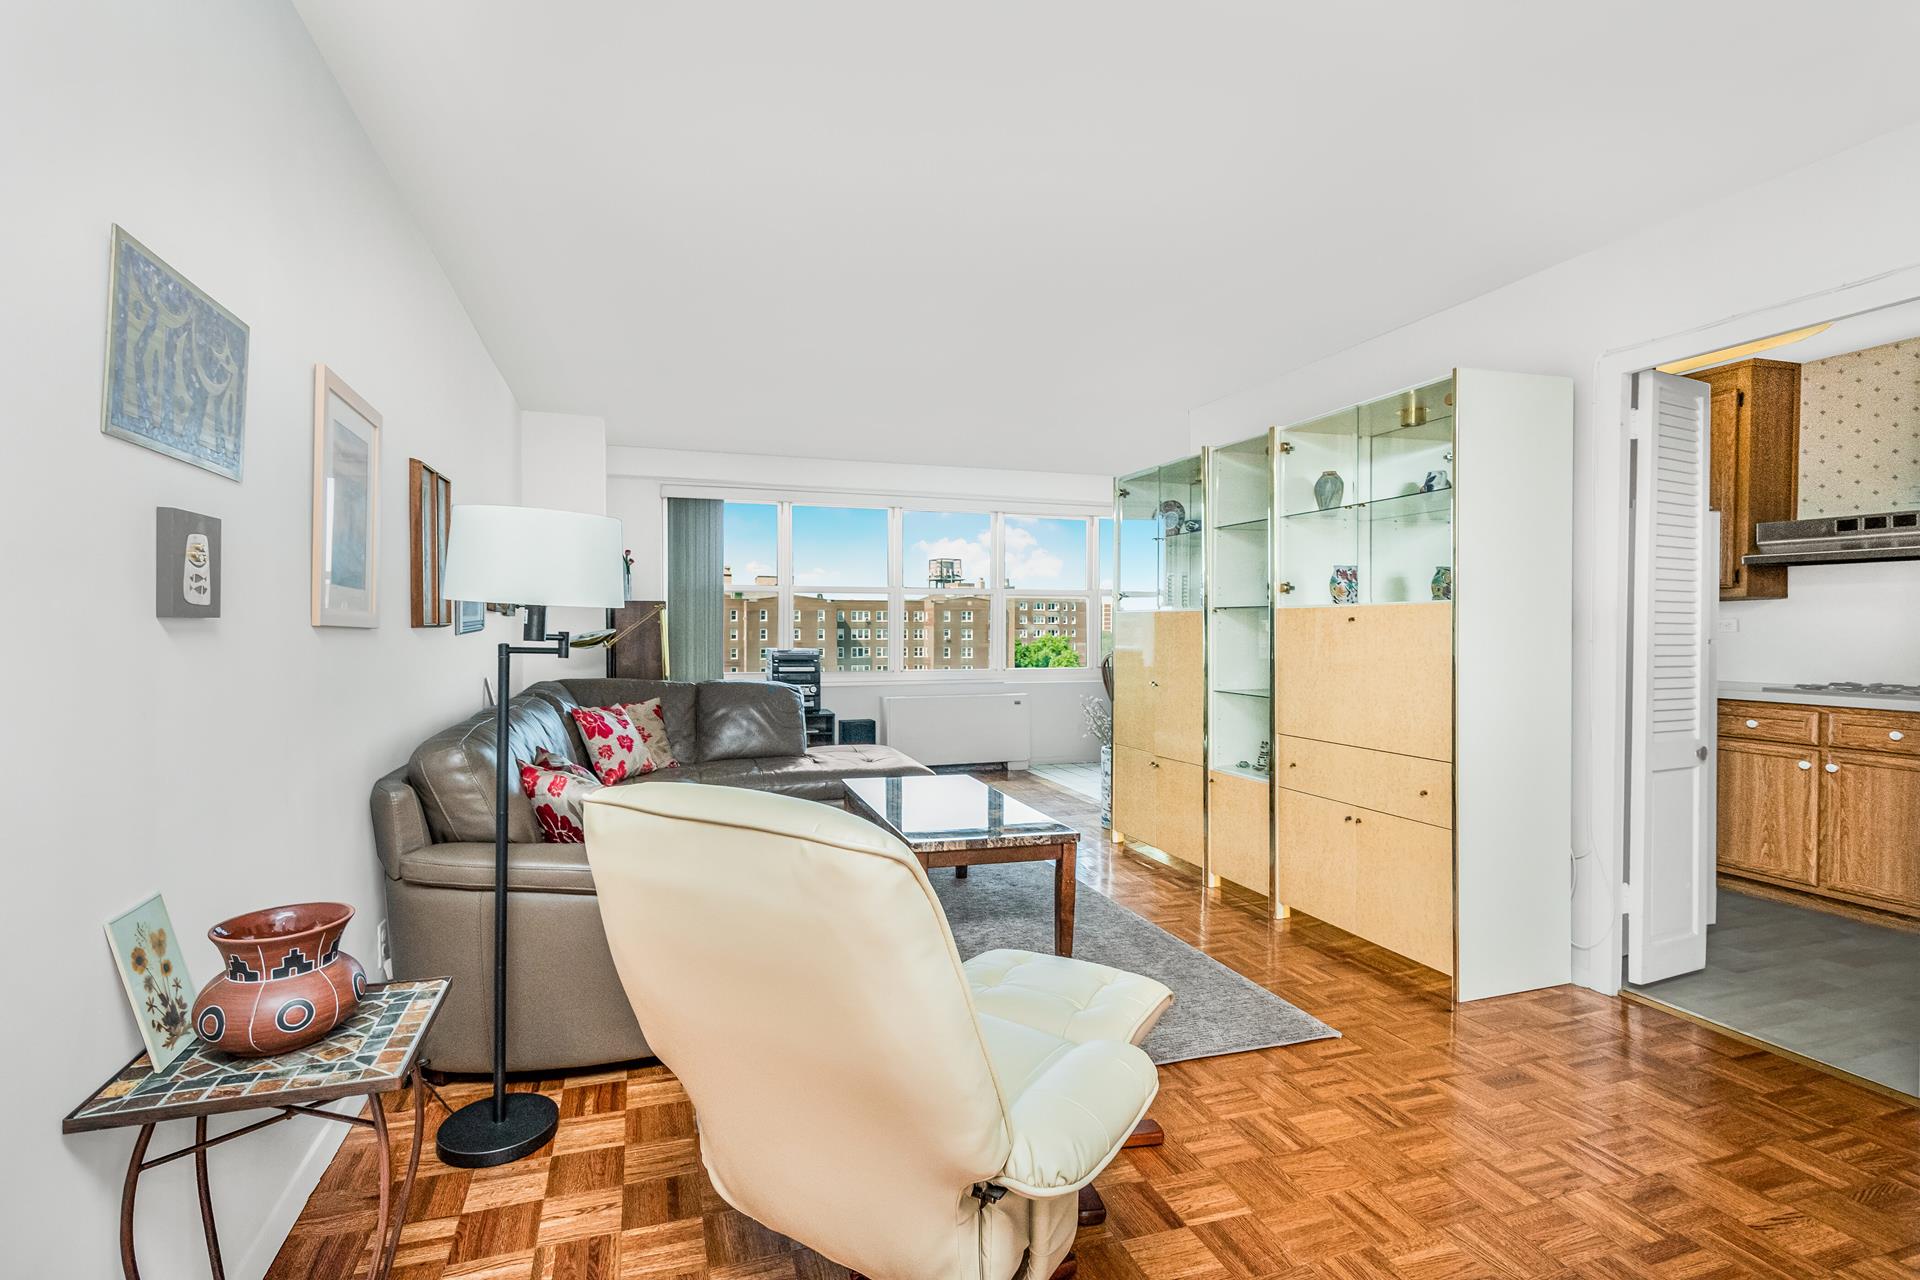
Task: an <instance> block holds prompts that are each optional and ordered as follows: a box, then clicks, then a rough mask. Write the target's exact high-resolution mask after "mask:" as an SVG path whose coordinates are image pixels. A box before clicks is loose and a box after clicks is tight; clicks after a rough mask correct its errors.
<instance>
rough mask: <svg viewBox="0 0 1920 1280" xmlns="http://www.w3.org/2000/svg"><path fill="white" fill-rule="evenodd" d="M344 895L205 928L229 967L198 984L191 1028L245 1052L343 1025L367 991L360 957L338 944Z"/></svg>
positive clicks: (294, 1045) (291, 1043) (260, 1053)
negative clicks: (206, 982)
mask: <svg viewBox="0 0 1920 1280" xmlns="http://www.w3.org/2000/svg"><path fill="white" fill-rule="evenodd" d="M351 919H353V908H352V907H349V906H347V905H346V904H345V903H343V902H302V903H298V904H295V905H293V906H287V907H268V908H267V909H266V910H264V911H250V912H248V913H247V914H246V915H243V916H235V917H234V918H233V919H231V920H222V921H221V922H220V923H219V924H217V925H215V926H213V928H211V929H209V930H207V937H208V938H210V939H212V940H213V945H214V946H215V947H217V948H219V950H220V958H221V959H222V960H224V961H226V965H227V971H226V972H225V973H223V974H221V975H220V976H219V977H217V978H215V979H214V980H213V981H212V982H209V983H208V984H207V985H206V986H205V987H203V988H201V990H200V998H199V999H198V1000H196V1001H194V1005H193V1029H194V1030H195V1031H197V1032H199V1033H200V1038H201V1039H202V1040H204V1041H206V1042H207V1043H208V1044H210V1045H212V1046H213V1047H214V1048H216V1049H222V1050H225V1051H226V1052H227V1053H231V1054H234V1055H236V1056H238V1057H242V1058H259V1057H265V1056H267V1055H269V1054H275V1053H285V1052H287V1051H288V1050H290V1049H298V1048H300V1047H301V1046H303V1045H309V1044H312V1043H313V1042H314V1041H315V1040H318V1039H320V1038H321V1037H322V1036H324V1035H326V1034H327V1033H328V1032H329V1031H331V1030H333V1029H334V1028H335V1027H337V1026H339V1025H340V1024H341V1022H343V1021H344V1020H345V1019H346V1017H347V1015H348V1014H350V1013H352V1012H353V1007H354V1006H355V1005H356V1004H358V1003H359V1002H360V997H361V996H363V995H365V994H366V990H367V975H366V974H365V973H364V972H363V971H362V970H361V968H360V962H359V961H357V960H355V959H354V958H353V957H352V956H350V955H348V954H347V953H346V952H344V951H342V950H340V936H341V935H342V934H343V933H345V932H346V931H347V921H349V920H351Z"/></svg>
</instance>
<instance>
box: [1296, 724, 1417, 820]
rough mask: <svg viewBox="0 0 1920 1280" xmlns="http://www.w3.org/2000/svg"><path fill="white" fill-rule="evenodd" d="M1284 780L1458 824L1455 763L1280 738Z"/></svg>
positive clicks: (1392, 810) (1330, 796)
mask: <svg viewBox="0 0 1920 1280" xmlns="http://www.w3.org/2000/svg"><path fill="white" fill-rule="evenodd" d="M1279 769H1280V785H1281V786H1283V787H1291V788H1292V789H1293V790H1295V791H1305V792H1307V793H1308V794H1310V795H1316V796H1324V797H1326V798H1327V799H1329V800H1342V801H1345V802H1346V803H1348V804H1357V805H1363V806H1365V807H1366V808H1369V809H1377V810H1379V811H1380V812H1382V813H1391V814H1395V815H1398V816H1399V817H1402V818H1411V819H1413V820H1414V821H1416V822H1426V823H1430V824H1432V825H1433V826H1436V827H1451V826H1452V825H1453V766H1451V765H1449V764H1448V763H1446V762H1445V761H1444V760H1428V759H1425V758H1423V757H1420V756H1403V755H1395V754H1393V753H1392V752H1389V751H1369V750H1367V749H1366V748H1364V747H1349V746H1346V745H1344V744H1342V743H1338V742H1320V741H1318V740H1316V739H1313V738H1289V737H1286V736H1284V735H1283V736H1282V737H1281V739H1280V760H1279Z"/></svg>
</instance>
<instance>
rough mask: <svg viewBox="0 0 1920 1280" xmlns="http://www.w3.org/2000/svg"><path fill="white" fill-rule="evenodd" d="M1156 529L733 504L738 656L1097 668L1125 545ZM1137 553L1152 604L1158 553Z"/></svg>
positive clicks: (741, 659) (1145, 597)
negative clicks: (797, 651) (797, 650)
mask: <svg viewBox="0 0 1920 1280" xmlns="http://www.w3.org/2000/svg"><path fill="white" fill-rule="evenodd" d="M1136 524H1137V525H1139V529H1138V530H1135V529H1133V528H1130V527H1129V526H1131V525H1136ZM1152 532H1153V522H1152V521H1131V520H1130V521H1126V522H1122V523H1121V524H1120V525H1118V526H1116V524H1115V522H1114V521H1113V520H1112V519H1109V518H1106V517H1101V516H1099V515H1098V514H1097V513H1096V512H1091V511H1090V512H1088V513H1086V514H1083V515H1045V514H1034V513H1031V512H1020V513H995V512H991V511H978V510H976V511H950V510H949V511H943V510H921V509H919V508H915V507H909V506H906V505H904V504H894V503H889V502H888V501H887V500H886V499H885V498H874V499H867V500H862V499H856V500H855V501H854V503H853V504H848V505H840V504H826V503H810V502H795V501H791V500H781V499H779V498H777V497H773V496H769V497H768V499H766V500H762V501H747V502H728V503H726V504H725V508H724V519H723V523H722V533H723V537H724V539H725V547H724V557H725V566H726V567H725V575H726V576H725V597H726V601H725V605H724V607H725V608H726V610H727V626H726V628H725V630H726V636H725V649H724V652H725V654H726V660H725V667H726V670H727V671H728V672H729V673H734V674H743V675H744V674H756V675H757V674H760V673H761V672H762V671H763V670H764V668H765V663H766V651H767V650H768V649H770V648H773V647H777V646H781V645H800V646H805V647H808V648H817V649H819V650H820V652H821V664H822V666H823V668H824V669H825V670H827V671H828V672H835V671H844V672H884V671H888V670H889V669H892V668H901V669H906V670H912V671H929V672H931V671H942V670H953V671H975V670H986V669H993V670H1005V669H1010V668H1014V667H1023V668H1032V667H1080V668H1086V667H1089V666H1092V665H1094V664H1096V663H1098V662H1099V661H1100V657H1101V655H1102V654H1103V653H1105V652H1107V651H1108V650H1109V648H1110V645H1111V639H1110V631H1111V626H1112V608H1113V605H1112V601H1111V593H1112V592H1114V591H1115V590H1116V587H1115V586H1114V585H1110V584H1113V583H1114V577H1115V570H1116V566H1117V565H1118V563H1119V556H1118V554H1117V552H1118V548H1117V546H1116V543H1117V541H1127V540H1128V539H1129V538H1130V537H1131V536H1139V535H1144V536H1145V537H1146V538H1147V539H1149V540H1150V539H1151V536H1152ZM1125 550H1126V552H1127V564H1126V570H1127V571H1126V575H1125V576H1126V577H1127V579H1128V580H1129V582H1128V583H1126V584H1120V585H1125V586H1126V587H1127V592H1128V593H1129V594H1130V593H1131V592H1132V591H1134V590H1135V588H1134V586H1133V584H1132V581H1131V580H1133V579H1134V578H1136V577H1139V578H1141V579H1143V582H1142V587H1143V588H1144V589H1143V590H1142V594H1141V599H1142V602H1143V603H1146V604H1147V605H1148V606H1149V607H1150V605H1151V601H1152V588H1153V585H1154V577H1155V575H1156V573H1157V567H1156V565H1155V563H1154V559H1153V557H1152V554H1151V550H1148V551H1147V553H1146V554H1145V555H1136V554H1135V548H1134V545H1133V543H1132V541H1127V545H1126V547H1125ZM1121 599H1122V600H1123V601H1124V602H1125V604H1127V605H1131V604H1132V603H1133V602H1132V601H1131V600H1126V599H1125V596H1122V597H1121ZM896 611H897V612H896ZM956 614H957V615H959V616H958V617H955V615H956ZM755 615H758V616H755ZM896 617H897V618H901V619H904V620H905V621H904V623H903V625H901V626H899V627H893V626H890V625H889V623H890V622H891V621H892V619H893V618H896ZM955 631H958V632H959V634H958V635H955V634H954V632H955ZM742 632H745V633H746V634H745V635H744V636H743V635H742V634H741V633H742ZM934 632H937V633H938V634H930V633H934Z"/></svg>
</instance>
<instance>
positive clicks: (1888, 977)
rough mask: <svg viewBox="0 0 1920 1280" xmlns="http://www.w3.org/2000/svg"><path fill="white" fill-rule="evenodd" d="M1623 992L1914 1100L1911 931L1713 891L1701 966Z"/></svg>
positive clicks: (1916, 940)
mask: <svg viewBox="0 0 1920 1280" xmlns="http://www.w3.org/2000/svg"><path fill="white" fill-rule="evenodd" d="M1632 989H1633V990H1635V991H1639V992H1641V993H1643V994H1645V995H1647V996H1649V997H1650V998H1652V999H1655V1000H1659V1001H1661V1002H1662V1003H1664V1004H1668V1005H1671V1006H1673V1007H1674V1008H1676V1009H1681V1010H1684V1011H1685V1012H1687V1013H1691V1014H1693V1015H1695V1016H1696V1017H1700V1018H1705V1019H1706V1020H1708V1021H1709V1022H1715V1023H1718V1024H1719V1025H1721V1026H1723V1027H1730V1028H1732V1029H1733V1030H1735V1031H1738V1032H1740V1033H1741V1034H1743V1035H1748V1036H1752V1037H1753V1038H1755V1039H1756V1040H1764V1041H1765V1042H1767V1043H1768V1044H1773V1045H1778V1046H1780V1047H1781V1048H1783V1049H1789V1050H1791V1051H1793V1052H1794V1053H1798V1054H1801V1055H1803V1056H1804V1057H1808V1058H1812V1059H1814V1060H1815V1061H1817V1062H1824V1063H1827V1064H1828V1065H1830V1066H1835V1067H1838V1068H1840V1069H1841V1070H1842V1071H1850V1072H1852V1073H1853V1074H1854V1075H1856V1076H1861V1077H1864V1078H1865V1079H1868V1080H1872V1081H1874V1082H1875V1083H1877V1084H1884V1085H1887V1086H1889V1087H1891V1088H1894V1089H1898V1090H1900V1091H1901V1092H1903V1093H1907V1094H1913V1095H1920V933H1908V932H1903V931H1901V930H1898V929H1885V928H1880V927H1877V926H1875V925H1870V924H1863V923H1861V922H1859V921H1856V920H1851V919H1848V918H1846V917H1844V916H1836V915H1830V914H1828V913H1827V912H1824V911H1814V910H1811V909H1809V908H1806V907H1796V906H1792V905H1789V904H1787V903H1784V902H1775V901H1772V900H1769V899H1765V898H1754V897H1749V896H1748V895H1746V894H1743V893H1737V892H1733V891H1731V890H1728V889H1726V888H1725V887H1722V888H1721V890H1720V910H1719V923H1717V924H1715V925H1714V926H1712V928H1710V929H1709V930H1708V932H1707V967H1706V968H1705V969H1702V970H1700V971H1699V972H1698V973H1688V974H1682V975H1681V976H1680V977H1677V978H1668V979H1667V980H1666V981H1664V982H1653V983H1648V984H1646V985H1644V986H1634V987H1633V988H1632Z"/></svg>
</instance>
